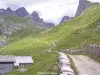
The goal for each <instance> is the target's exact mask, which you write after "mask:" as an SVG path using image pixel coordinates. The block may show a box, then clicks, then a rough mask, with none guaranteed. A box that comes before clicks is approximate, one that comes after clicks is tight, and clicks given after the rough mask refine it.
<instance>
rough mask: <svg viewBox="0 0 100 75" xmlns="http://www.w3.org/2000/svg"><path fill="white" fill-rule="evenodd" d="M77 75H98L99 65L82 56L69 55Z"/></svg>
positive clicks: (99, 71) (99, 72)
mask: <svg viewBox="0 0 100 75" xmlns="http://www.w3.org/2000/svg"><path fill="white" fill-rule="evenodd" d="M70 57H71V58H72V60H73V62H74V64H75V67H76V68H77V71H78V73H79V75H100V63H99V62H96V61H94V60H93V59H91V58H89V57H88V56H84V55H70Z"/></svg>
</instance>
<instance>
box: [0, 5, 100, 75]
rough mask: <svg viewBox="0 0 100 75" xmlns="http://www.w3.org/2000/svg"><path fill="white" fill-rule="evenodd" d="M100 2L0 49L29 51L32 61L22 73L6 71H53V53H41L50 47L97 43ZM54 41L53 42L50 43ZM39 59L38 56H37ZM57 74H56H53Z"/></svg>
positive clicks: (55, 69)
mask: <svg viewBox="0 0 100 75" xmlns="http://www.w3.org/2000/svg"><path fill="white" fill-rule="evenodd" d="M99 12H100V5H99V4H97V5H94V6H92V7H90V8H89V9H87V10H85V11H84V13H83V14H82V15H81V16H78V17H76V18H73V19H72V20H70V21H68V22H64V23H62V25H59V26H57V27H54V28H52V29H49V30H46V31H44V32H42V33H40V34H38V35H36V36H33V35H30V36H27V37H25V38H23V39H22V40H19V41H15V42H12V43H10V44H8V45H7V46H6V47H4V48H1V49H0V54H4V55H5V54H7V55H9V54H14V55H30V56H32V57H33V59H34V61H35V63H34V64H33V66H31V67H28V71H27V72H25V73H20V72H12V73H8V74H6V75H31V74H34V75H38V74H37V73H38V72H57V73H58V71H59V69H58V63H57V55H56V54H54V53H45V52H46V51H47V50H49V49H50V48H51V50H54V51H55V50H56V51H60V50H62V49H67V48H68V49H79V48H80V49H81V48H83V47H84V46H86V45H87V44H91V43H92V44H93V43H95V44H98V45H100V39H99V38H100V33H99V32H100V25H99V24H100V14H99ZM54 44H56V46H54ZM37 59H39V60H37ZM57 75H59V74H57Z"/></svg>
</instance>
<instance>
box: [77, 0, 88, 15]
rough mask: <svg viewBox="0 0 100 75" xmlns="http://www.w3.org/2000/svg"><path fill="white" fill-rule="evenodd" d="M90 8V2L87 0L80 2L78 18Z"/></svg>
mask: <svg viewBox="0 0 100 75" xmlns="http://www.w3.org/2000/svg"><path fill="white" fill-rule="evenodd" d="M88 7H89V1H87V0H80V1H79V5H78V9H77V12H76V16H79V15H81V13H82V12H83V11H84V10H85V9H87V8H88Z"/></svg>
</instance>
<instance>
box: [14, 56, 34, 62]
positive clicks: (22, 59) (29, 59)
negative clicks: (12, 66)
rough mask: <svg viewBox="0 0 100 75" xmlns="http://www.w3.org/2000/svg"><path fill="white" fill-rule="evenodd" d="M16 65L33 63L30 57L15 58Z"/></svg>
mask: <svg viewBox="0 0 100 75" xmlns="http://www.w3.org/2000/svg"><path fill="white" fill-rule="evenodd" d="M15 61H16V63H20V64H21V63H33V59H32V57H31V56H15Z"/></svg>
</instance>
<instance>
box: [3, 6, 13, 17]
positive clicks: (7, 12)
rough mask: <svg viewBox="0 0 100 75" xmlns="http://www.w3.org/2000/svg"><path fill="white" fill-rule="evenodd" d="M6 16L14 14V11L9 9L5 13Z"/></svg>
mask: <svg viewBox="0 0 100 75" xmlns="http://www.w3.org/2000/svg"><path fill="white" fill-rule="evenodd" d="M4 14H10V15H12V14H14V11H13V10H12V9H10V8H9V7H8V8H7V9H6V10H5V11H4Z"/></svg>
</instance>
